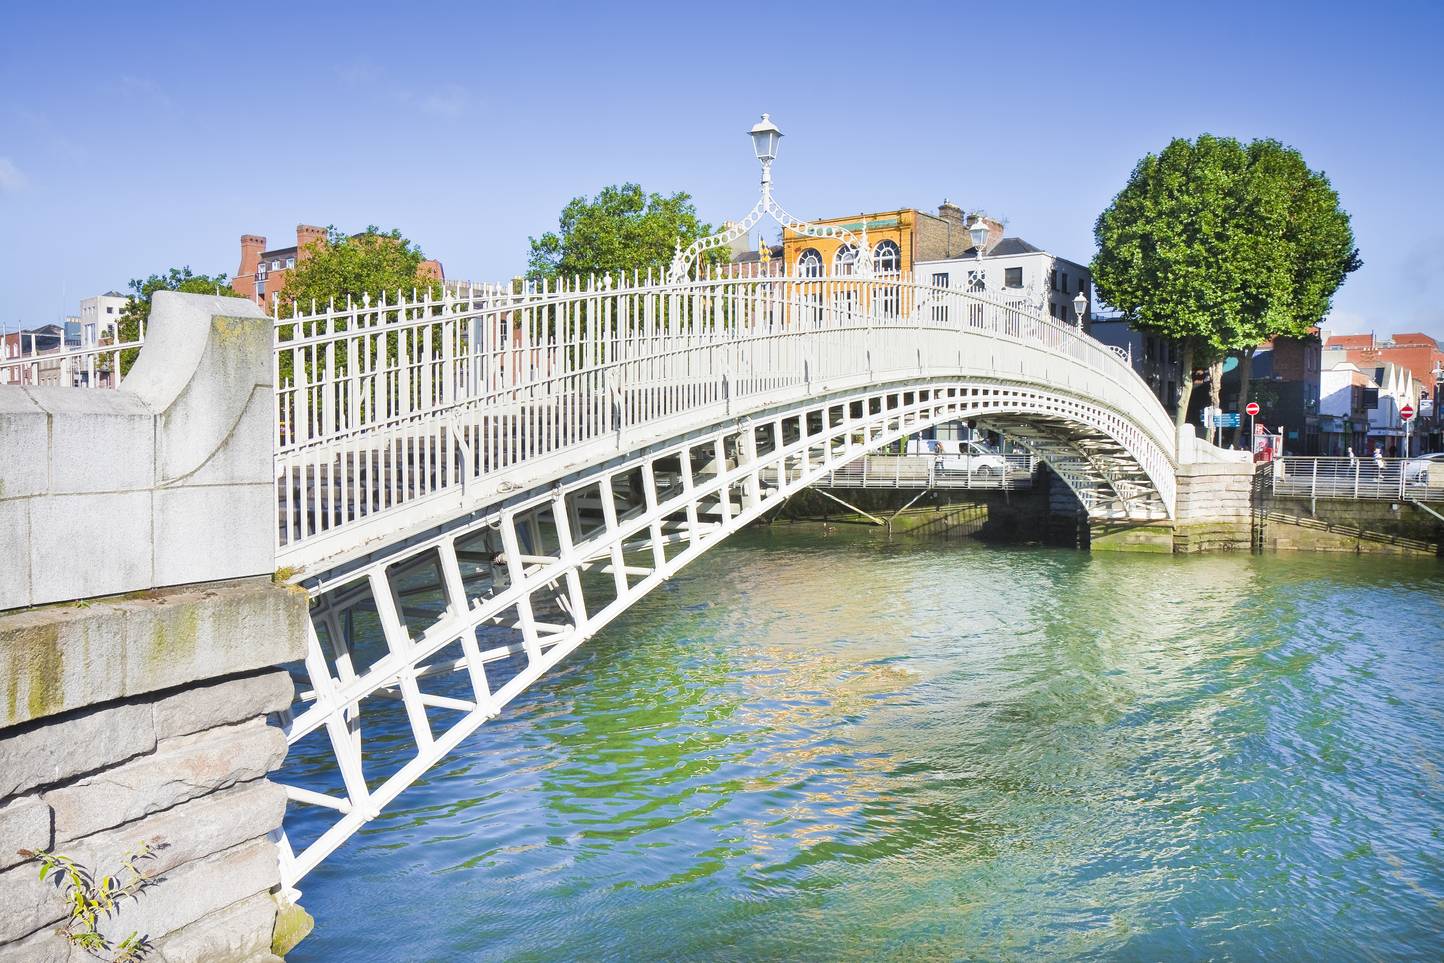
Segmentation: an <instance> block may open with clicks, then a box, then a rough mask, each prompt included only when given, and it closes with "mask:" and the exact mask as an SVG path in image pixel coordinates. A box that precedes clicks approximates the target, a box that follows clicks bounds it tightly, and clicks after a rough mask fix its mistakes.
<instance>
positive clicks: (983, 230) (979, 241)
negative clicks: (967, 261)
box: [968, 215, 988, 264]
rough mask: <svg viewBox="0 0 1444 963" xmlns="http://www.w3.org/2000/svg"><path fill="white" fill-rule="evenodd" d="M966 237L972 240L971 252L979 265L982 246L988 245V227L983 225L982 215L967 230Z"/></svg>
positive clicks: (981, 257)
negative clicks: (974, 254)
mask: <svg viewBox="0 0 1444 963" xmlns="http://www.w3.org/2000/svg"><path fill="white" fill-rule="evenodd" d="M968 237H969V238H971V239H972V242H973V251H974V252H975V253H976V256H977V258H978V263H979V264H981V263H982V261H983V245H984V244H987V243H988V225H986V224H984V223H983V218H982V215H978V216H977V218H976V219H974V221H973V224H972V226H971V227H969V228H968Z"/></svg>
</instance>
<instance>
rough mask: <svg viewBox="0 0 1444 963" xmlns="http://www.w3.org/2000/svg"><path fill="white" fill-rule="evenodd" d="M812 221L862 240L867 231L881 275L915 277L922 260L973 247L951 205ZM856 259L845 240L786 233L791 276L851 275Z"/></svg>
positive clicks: (784, 239) (784, 242)
mask: <svg viewBox="0 0 1444 963" xmlns="http://www.w3.org/2000/svg"><path fill="white" fill-rule="evenodd" d="M809 223H812V224H819V225H828V226H832V227H840V228H843V229H845V230H847V231H849V232H851V233H852V234H853V235H855V236H857V237H858V238H859V239H860V238H861V237H862V234H863V231H864V228H865V229H866V231H867V241H868V244H869V246H870V247H871V248H872V259H873V267H874V269H875V270H876V271H878V272H879V273H895V272H903V273H909V274H910V273H912V269H913V265H914V264H916V263H917V262H919V261H936V260H940V259H942V258H948V257H956V256H957V255H959V254H961V253H962V252H964V251H966V250H969V249H970V248H972V246H973V242H972V240H971V239H970V238H969V236H968V228H967V223H966V221H965V219H964V217H963V210H962V208H960V207H958V206H957V205H956V204H949V203H948V202H947V201H944V202H943V203H942V205H940V206H939V207H938V213H936V214H929V213H927V212H925V211H920V210H917V209H916V208H905V209H903V210H897V211H882V212H879V213H874V214H857V215H853V216H851V217H830V218H824V219H821V220H815V221H811V222H809ZM994 225H996V229H995V233H996V234H997V236H998V237H1002V233H1003V226H1002V225H1001V224H997V222H994V221H989V222H988V226H989V228H990V230H993V229H994ZM855 256H856V254H855V252H853V251H852V250H851V249H850V245H849V244H848V243H847V242H846V241H845V240H844V239H843V238H841V237H836V238H819V237H807V236H806V235H803V234H798V233H796V232H794V231H791V230H784V231H783V233H782V261H783V263H784V264H785V265H786V269H787V270H788V271H789V272H795V273H797V274H801V275H803V276H809V275H810V276H822V275H824V274H826V275H829V276H830V275H834V274H838V273H846V271H847V268H848V266H849V265H850V264H851V261H852V259H853V258H854V257H855Z"/></svg>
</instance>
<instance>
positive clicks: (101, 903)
mask: <svg viewBox="0 0 1444 963" xmlns="http://www.w3.org/2000/svg"><path fill="white" fill-rule="evenodd" d="M19 854H20V855H21V856H23V857H25V858H26V859H29V860H33V861H34V862H37V863H39V864H40V881H41V882H45V881H46V880H47V879H50V880H53V881H54V883H55V886H56V888H57V889H59V890H60V891H61V892H62V893H63V895H64V898H65V903H66V906H67V909H68V911H69V915H68V916H67V917H66V920H65V923H64V925H63V926H61V927H60V928H59V929H57V930H56V932H57V933H59V934H60V935H62V936H64V937H65V939H66V940H68V941H69V942H70V944H71V945H72V946H78V947H80V948H81V949H82V950H84V951H85V952H86V953H88V954H90V955H91V956H93V957H95V958H96V959H98V960H105V961H107V963H138V961H140V960H143V959H144V958H145V954H146V953H147V952H148V950H149V944H148V942H147V940H146V938H145V937H144V936H142V935H140V934H139V933H137V932H132V933H131V934H130V935H128V936H126V937H125V938H124V939H122V940H119V941H115V942H112V941H111V940H109V939H108V938H106V936H105V935H104V934H103V933H101V932H100V931H99V929H97V927H98V926H99V924H100V922H101V921H102V920H104V919H108V918H110V917H112V916H114V915H115V914H116V913H117V912H118V911H119V908H120V905H121V903H122V902H123V901H125V900H126V899H130V898H133V897H135V896H136V895H138V894H139V893H140V891H141V890H143V889H145V887H146V886H147V885H149V883H150V882H151V877H149V876H147V875H146V873H145V871H144V870H143V869H142V868H141V864H142V863H143V862H144V861H146V860H148V859H154V858H155V849H154V847H152V846H151V844H150V843H141V844H140V845H139V846H137V847H136V848H135V849H133V850H130V851H129V852H127V853H126V854H125V855H124V856H122V857H121V860H120V868H119V869H118V870H117V871H116V872H114V873H107V874H103V875H102V874H97V873H96V872H94V871H93V870H90V869H88V868H86V867H85V866H84V865H82V864H80V863H77V862H76V861H75V860H73V859H71V858H70V857H69V856H64V855H62V854H60V853H51V852H46V851H45V850H38V851H37V850H29V849H22V850H19Z"/></svg>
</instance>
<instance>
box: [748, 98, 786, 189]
mask: <svg viewBox="0 0 1444 963" xmlns="http://www.w3.org/2000/svg"><path fill="white" fill-rule="evenodd" d="M748 134H750V135H751V137H752V151H753V153H755V154H756V155H757V159H758V160H759V161H760V162H761V163H762V193H763V195H764V196H766V195H769V194H771V193H772V162H773V161H775V160H776V159H777V144H778V142H779V141H780V140H782V131H780V130H778V129H777V125H776V124H774V123H773V122H772V118H771V117H769V116H768V115H767V114H763V115H762V119H761V120H759V121H758V122H757V123H755V124H753V125H752V129H751V130H750V131H748Z"/></svg>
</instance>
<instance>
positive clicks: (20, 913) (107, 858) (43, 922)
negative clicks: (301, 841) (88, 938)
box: [0, 780, 286, 942]
mask: <svg viewBox="0 0 1444 963" xmlns="http://www.w3.org/2000/svg"><path fill="white" fill-rule="evenodd" d="M285 806H286V792H285V790H284V789H282V788H281V787H280V786H277V785H275V784H274V783H269V782H266V781H264V780H257V781H255V782H251V783H248V784H246V785H244V786H238V787H236V788H235V789H232V790H226V791H222V792H218V793H213V794H212V795H210V796H206V797H204V798H202V799H198V800H195V801H193V802H190V803H187V804H185V805H182V806H177V807H175V808H174V809H170V810H167V811H165V812H162V813H157V814H155V815H153V816H150V817H148V818H146V819H142V820H140V821H138V822H132V823H127V824H125V825H124V826H118V827H116V828H114V829H110V830H107V831H105V832H102V833H96V834H95V835H93V836H87V837H86V838H84V839H80V840H74V841H69V842H62V843H60V844H59V845H57V846H56V847H55V849H54V851H55V852H58V853H60V854H61V855H64V856H66V857H68V858H70V859H73V860H75V862H76V863H78V864H79V865H81V866H84V867H86V868H87V869H89V870H92V871H95V872H102V873H113V872H116V871H118V870H119V869H120V864H121V860H122V859H123V858H124V857H125V856H126V854H127V853H131V852H135V851H136V850H138V849H139V847H140V844H142V843H150V844H151V845H152V847H153V848H154V856H153V857H151V858H149V859H146V860H144V861H143V862H142V863H140V864H139V865H140V866H141V868H142V869H143V870H144V872H145V873H146V875H147V876H148V877H151V878H155V879H159V878H160V877H162V876H164V875H166V874H168V873H170V872H171V871H172V870H174V869H176V868H177V867H181V866H185V865H186V864H188V863H192V862H195V861H196V860H200V859H205V858H206V857H208V856H210V855H212V854H213V853H219V852H224V851H226V850H228V849H231V848H233V847H235V846H238V845H240V844H242V843H246V842H249V841H251V840H253V839H257V838H260V837H263V836H265V835H266V834H268V833H270V832H271V831H272V830H273V829H275V828H276V827H277V826H279V825H280V823H281V816H282V815H283V814H284V812H285ZM273 851H274V849H273ZM237 895H244V894H241V893H239V892H238V893H237ZM61 896H62V893H61V891H60V890H58V889H56V887H55V885H54V883H53V881H52V880H46V881H44V882H41V880H40V875H39V865H38V864H36V863H33V862H29V863H25V864H22V865H20V866H16V867H14V868H12V869H10V870H8V871H6V872H3V873H0V905H4V906H5V907H6V911H5V913H3V914H0V917H3V920H0V942H3V941H5V940H10V939H16V938H18V937H20V936H24V935H25V934H26V933H30V932H32V931H34V930H36V929H38V928H42V927H47V926H50V925H52V924H54V923H55V921H57V920H61V919H63V917H64V911H65V907H64V904H63V902H62V900H61Z"/></svg>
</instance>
